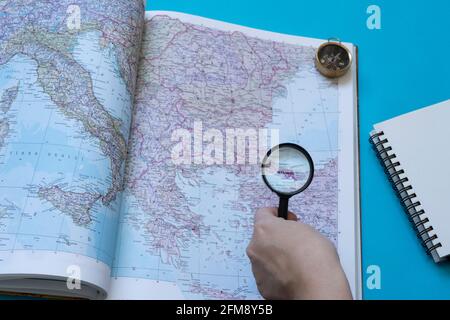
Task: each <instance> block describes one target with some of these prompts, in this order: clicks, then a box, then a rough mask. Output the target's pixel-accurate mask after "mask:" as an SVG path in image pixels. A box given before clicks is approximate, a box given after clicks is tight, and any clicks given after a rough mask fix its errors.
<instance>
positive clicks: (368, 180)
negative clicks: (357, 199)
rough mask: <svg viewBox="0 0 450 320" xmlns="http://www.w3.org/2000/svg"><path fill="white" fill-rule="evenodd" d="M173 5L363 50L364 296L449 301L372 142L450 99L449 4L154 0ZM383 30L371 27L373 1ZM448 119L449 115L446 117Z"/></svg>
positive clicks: (446, 285)
mask: <svg viewBox="0 0 450 320" xmlns="http://www.w3.org/2000/svg"><path fill="white" fill-rule="evenodd" d="M147 2H148V3H147V9H148V10H149V9H152V10H173V11H180V12H185V13H190V14H195V15H200V16H204V17H208V18H212V19H218V20H222V21H227V22H231V23H236V24H241V25H245V26H249V27H253V28H259V29H265V30H270V31H274V32H281V33H287V34H294V35H302V36H307V37H316V38H324V39H326V38H330V37H338V38H340V39H341V40H343V41H348V42H353V43H355V44H356V45H358V47H359V62H360V65H359V88H360V91H359V95H360V96H359V99H360V100H359V101H360V135H361V190H362V198H361V200H362V240H363V244H362V247H363V284H365V280H366V278H367V274H366V273H365V272H364V271H365V270H366V268H367V267H368V266H369V265H378V266H380V268H381V289H379V290H369V289H368V288H366V286H365V285H364V286H363V288H364V298H365V299H445V298H450V264H445V265H436V264H434V263H433V262H432V259H431V258H429V257H428V256H427V255H426V254H425V253H424V250H423V248H422V247H421V245H420V243H419V241H418V240H417V239H416V236H415V234H414V232H413V230H412V228H411V226H410V224H409V221H408V220H407V218H406V216H405V215H404V213H403V211H402V208H401V206H400V204H399V202H398V201H397V198H396V197H395V195H394V193H393V191H392V189H391V187H390V185H389V183H388V181H387V179H386V178H385V176H384V172H383V170H382V168H381V167H380V165H379V164H378V162H377V160H376V157H375V156H374V154H373V152H372V150H371V149H370V146H369V143H368V141H367V138H368V135H369V132H370V130H371V128H372V125H373V124H374V123H376V122H379V121H382V120H386V119H388V118H391V117H394V116H396V115H399V114H402V113H405V112H408V111H411V110H414V109H417V108H419V107H422V106H426V105H430V104H433V103H436V102H439V101H442V100H446V99H449V98H450V81H449V80H448V75H449V74H450V63H449V61H448V57H447V55H448V54H449V52H450V41H449V36H448V32H449V30H450V22H449V21H450V1H448V0H434V1H432V2H431V1H429V2H426V1H420V0H396V1H392V0H371V1H367V0H322V1H311V0H309V1H305V0H295V1H294V0H278V1H274V0H271V1H269V0H257V1H256V0H255V1H250V0H227V1H211V0H189V1H186V0H149V1H147ZM372 4H375V5H378V6H379V7H380V9H381V30H369V29H368V28H367V26H366V20H367V18H368V16H369V15H368V14H367V13H366V10H367V8H368V6H369V5H372ZM449 120H450V119H449Z"/></svg>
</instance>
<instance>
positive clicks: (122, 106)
mask: <svg viewBox="0 0 450 320" xmlns="http://www.w3.org/2000/svg"><path fill="white" fill-rule="evenodd" d="M143 23H144V6H143V3H142V0H132V1H130V0H119V1H118V0H114V1H111V0H96V1H91V0H59V1H35V0H21V1H18V0H1V1H0V274H1V275H8V274H9V275H12V274H21V275H24V274H35V275H41V276H47V275H52V276H55V277H67V275H68V274H67V273H66V268H67V266H68V265H77V266H79V267H80V268H81V271H82V279H83V280H85V281H87V282H94V283H95V284H96V286H97V287H100V288H101V290H102V291H105V290H106V289H107V287H108V285H109V278H110V268H111V265H112V260H113V255H114V252H115V243H116V234H117V226H118V220H119V211H120V203H121V191H122V189H123V173H124V168H125V161H126V155H127V141H128V137H129V129H130V122H131V113H132V106H133V102H132V101H133V96H134V91H135V83H136V75H137V65H138V59H139V48H140V44H141V33H142V30H143ZM30 262H32V263H30ZM2 283H3V282H0V286H1V284H2ZM64 285H65V282H64Z"/></svg>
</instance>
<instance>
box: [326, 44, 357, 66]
mask: <svg viewBox="0 0 450 320" xmlns="http://www.w3.org/2000/svg"><path fill="white" fill-rule="evenodd" d="M318 59H319V62H320V64H321V65H322V66H323V67H325V68H326V69H328V70H330V71H341V70H345V69H346V68H347V67H348V66H349V65H350V59H351V58H350V55H349V53H348V52H347V50H346V49H345V48H343V47H341V46H339V45H336V44H333V43H330V44H327V45H325V46H323V47H322V48H321V49H320V50H319V52H318Z"/></svg>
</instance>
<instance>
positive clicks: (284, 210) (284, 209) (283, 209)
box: [278, 197, 289, 220]
mask: <svg viewBox="0 0 450 320" xmlns="http://www.w3.org/2000/svg"><path fill="white" fill-rule="evenodd" d="M288 206H289V198H288V197H280V205H279V206H278V217H279V218H283V219H285V220H287V218H288Z"/></svg>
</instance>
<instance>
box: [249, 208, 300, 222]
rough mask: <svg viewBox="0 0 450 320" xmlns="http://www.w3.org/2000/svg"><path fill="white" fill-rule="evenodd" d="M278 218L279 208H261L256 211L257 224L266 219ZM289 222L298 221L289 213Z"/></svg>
mask: <svg viewBox="0 0 450 320" xmlns="http://www.w3.org/2000/svg"><path fill="white" fill-rule="evenodd" d="M277 217H278V208H260V209H258V210H256V213H255V222H259V221H262V220H265V219H273V218H277ZM288 220H291V221H297V220H298V219H297V216H296V215H295V214H294V213H292V212H290V211H289V213H288Z"/></svg>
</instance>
